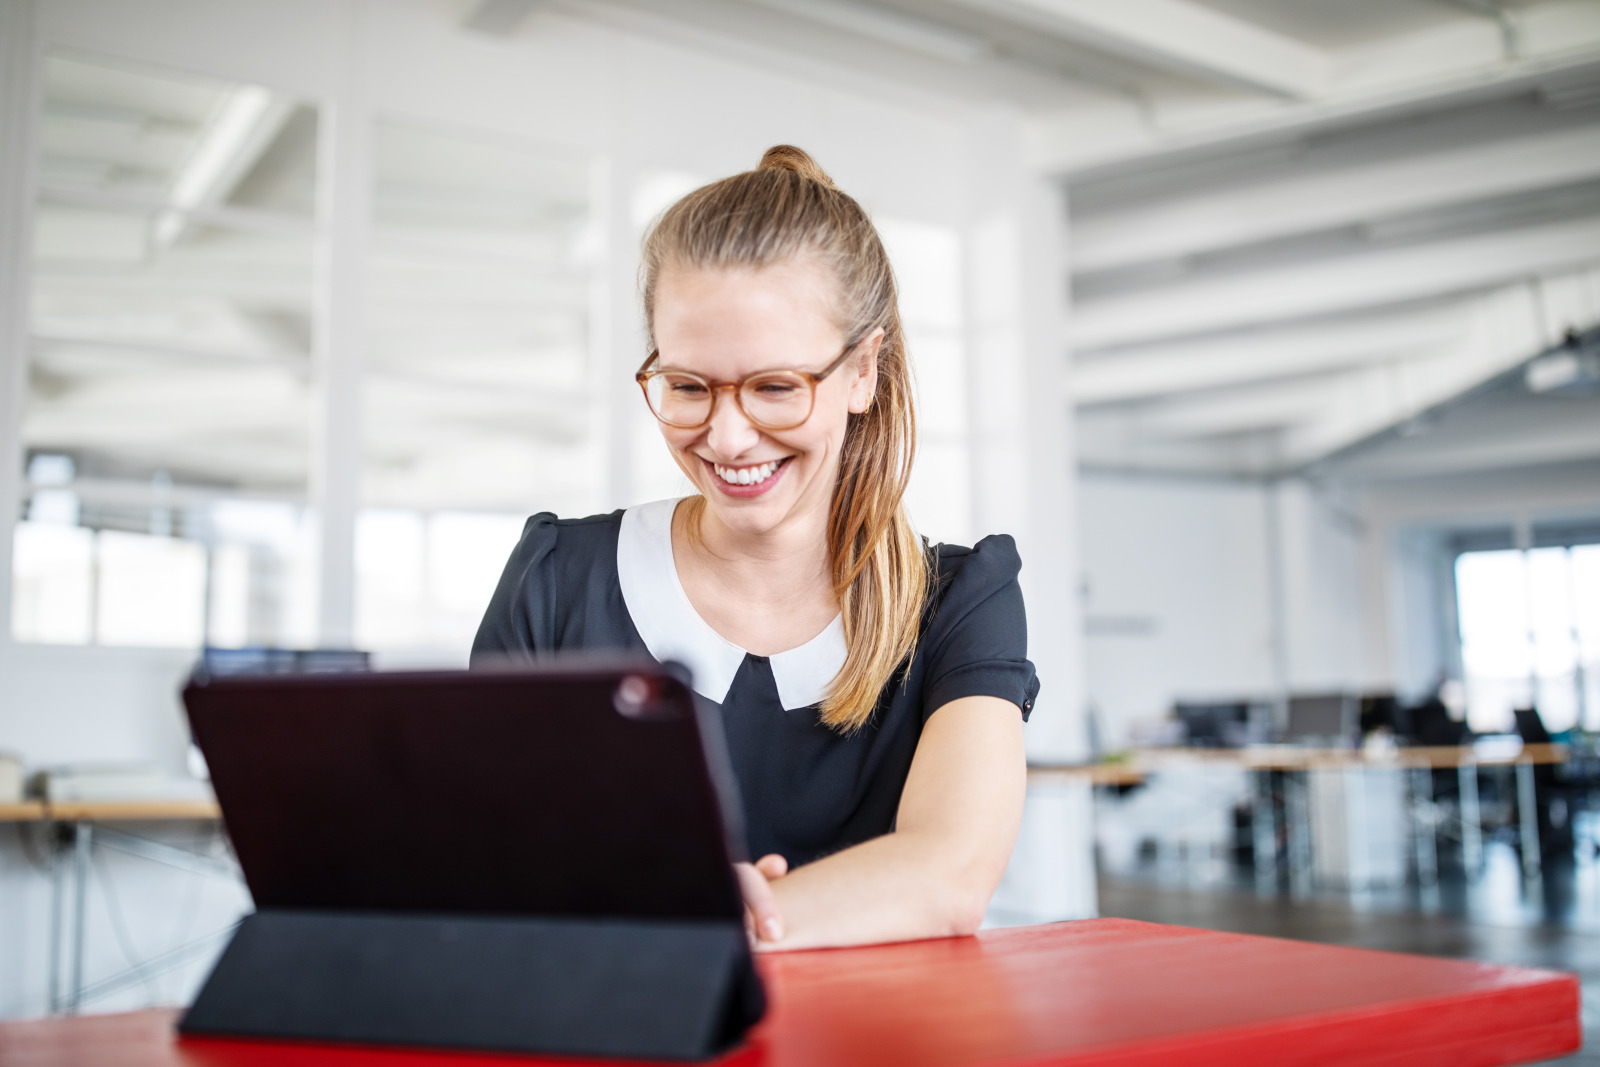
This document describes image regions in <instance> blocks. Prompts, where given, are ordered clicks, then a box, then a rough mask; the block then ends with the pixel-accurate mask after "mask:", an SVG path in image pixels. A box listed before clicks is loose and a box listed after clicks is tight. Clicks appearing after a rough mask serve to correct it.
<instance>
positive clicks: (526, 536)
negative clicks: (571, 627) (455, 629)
mask: <svg viewBox="0 0 1600 1067" xmlns="http://www.w3.org/2000/svg"><path fill="white" fill-rule="evenodd" d="M555 546H556V517H555V516H554V515H552V514H550V513H549V512H548V511H545V512H540V513H539V514H537V515H535V516H533V517H532V518H530V519H529V520H528V521H527V523H526V524H525V525H524V526H523V527H522V538H521V539H520V540H519V541H518V542H517V547H516V548H514V549H512V550H511V558H510V559H508V560H506V566H505V570H504V571H502V572H501V574H500V584H499V585H497V586H495V590H494V596H492V597H491V598H490V599H489V607H488V609H487V610H486V611H485V612H484V614H483V621H482V622H481V623H479V624H478V634H477V636H476V637H475V638H473V641H472V665H473V666H475V667H477V666H482V665H483V664H485V663H492V662H495V661H497V660H500V661H503V660H505V659H526V658H529V657H531V656H532V654H533V653H534V652H535V651H536V650H537V649H538V647H539V642H538V636H539V635H541V634H548V633H549V632H550V627H549V625H548V624H547V621H548V616H549V615H550V614H551V612H552V611H553V610H554V605H553V604H551V603H550V602H549V600H550V593H551V589H550V583H548V582H546V581H541V580H540V575H539V570H540V568H541V566H542V565H543V564H544V562H545V560H546V559H547V558H548V557H549V555H550V553H551V551H552V550H554V548H555Z"/></svg>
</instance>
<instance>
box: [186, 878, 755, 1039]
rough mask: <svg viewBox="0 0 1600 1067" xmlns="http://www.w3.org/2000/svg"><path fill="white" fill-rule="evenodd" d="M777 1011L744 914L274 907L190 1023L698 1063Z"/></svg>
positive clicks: (212, 982) (226, 959) (255, 1032)
mask: <svg viewBox="0 0 1600 1067" xmlns="http://www.w3.org/2000/svg"><path fill="white" fill-rule="evenodd" d="M765 1007H766V1000H765V996H764V994H763V993H762V988H761V982H760V979H759V978H758V977H757V976H756V973H755V968H754V965H753V963H752V961H751V957H750V950H749V945H748V943H747V941H746V939H745V932H744V929H743V927H742V926H741V925H740V924H739V923H736V922H725V921H724V922H716V921H685V920H645V919H609V918H607V919H595V918H582V917H574V918H553V917H548V916H539V917H532V916H526V917H518V916H489V917H473V916H458V915H452V916H444V915H415V914H410V915H397V914H386V913H382V912H331V911H300V910H287V909H263V910H261V911H258V912H256V913H255V914H253V915H250V916H248V917H246V918H245V920H244V921H243V922H242V923H241V924H240V925H239V928H238V930H237V931H236V932H235V933H234V936H233V940H232V941H231V942H230V943H229V944H228V947H227V949H226V950H225V951H224V952H223V954H222V957H221V959H219V960H218V961H217V965H216V967H215V969H214V970H213V971H212V972H211V976H210V977H209V978H208V979H207V980H206V984H205V987H204V988H203V989H202V990H201V991H200V995H199V997H198V998H197V999H196V1000H195V1003H194V1006H193V1007H192V1008H190V1009H189V1011H188V1013H187V1014H186V1015H185V1016H184V1018H183V1021H182V1022H181V1023H180V1024H179V1027H178V1028H179V1030H180V1031H182V1032H183V1033H185V1034H188V1035H194V1036H213V1035H216V1036H235V1037H268V1038H279V1039H291V1040H310V1041H336V1042H356V1043H362V1044H402V1045H414V1046H431V1047H434V1048H457V1049H479V1050H493V1051H507V1052H542V1053H558V1054H560V1053H565V1054H580V1055H587V1056H610V1057H618V1058H662V1059H681V1060H693V1059H707V1058H709V1057H711V1056H714V1055H716V1054H718V1053H720V1052H722V1051H724V1050H726V1049H728V1048H730V1047H731V1046H733V1045H734V1044H736V1043H737V1042H738V1041H739V1040H740V1039H741V1038H742V1037H743V1035H744V1033H745V1031H746V1030H748V1029H749V1028H750V1026H752V1025H753V1024H754V1023H755V1022H756V1021H757V1020H758V1019H760V1017H761V1015H762V1013H763V1012H764V1010H765Z"/></svg>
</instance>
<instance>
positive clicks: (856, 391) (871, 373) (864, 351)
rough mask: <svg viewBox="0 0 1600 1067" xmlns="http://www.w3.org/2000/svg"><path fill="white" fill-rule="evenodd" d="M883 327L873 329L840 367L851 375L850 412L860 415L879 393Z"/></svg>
mask: <svg viewBox="0 0 1600 1067" xmlns="http://www.w3.org/2000/svg"><path fill="white" fill-rule="evenodd" d="M883 336H884V334H883V327H882V326H880V327H878V328H877V329H876V330H873V331H872V332H871V333H870V334H868V335H867V336H866V337H864V338H862V340H861V342H860V343H859V344H858V345H856V355H855V358H854V359H852V360H851V361H850V362H849V363H846V364H845V365H844V367H842V368H840V369H841V370H844V371H845V372H846V373H848V374H849V375H850V405H849V406H850V413H851V414H852V415H859V414H861V413H862V412H864V411H866V410H867V409H868V408H870V407H871V406H872V398H873V397H874V396H876V395H877V393H878V349H880V348H882V347H883Z"/></svg>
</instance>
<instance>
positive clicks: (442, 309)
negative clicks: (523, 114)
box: [356, 121, 605, 661]
mask: <svg viewBox="0 0 1600 1067" xmlns="http://www.w3.org/2000/svg"><path fill="white" fill-rule="evenodd" d="M373 152H374V154H373V233H372V254H371V258H370V260H369V264H368V278H367V282H368V290H367V312H368V324H369V328H370V330H371V338H372V343H371V347H370V350H369V352H368V358H367V362H366V367H365V372H364V374H365V377H364V387H363V422H362V426H363V436H364V441H363V454H362V503H363V509H364V510H363V511H362V513H361V516H360V519H359V520H358V523H357V532H356V561H357V562H356V567H357V572H356V579H357V580H356V641H357V644H359V645H361V646H362V647H366V648H371V649H374V650H378V651H385V652H403V653H414V652H433V653H442V654H444V656H445V657H447V658H449V659H451V660H463V661H464V659H465V655H466V652H467V649H468V648H469V647H470V646H471V643H472V637H473V634H474V633H475V632H476V630H477V626H478V622H479V620H480V619H481V618H482V616H483V610H484V606H485V605H486V604H487V603H488V600H489V596H490V594H491V593H492V592H493V591H494V585H495V582H496V580H497V579H498V578H499V575H500V570H501V568H502V567H503V566H504V564H505V560H506V556H507V555H508V554H509V552H510V551H511V549H512V547H513V546H514V545H515V544H516V541H517V536H518V535H519V533H520V532H521V529H522V524H523V522H524V521H525V519H526V517H527V516H528V515H529V514H532V513H533V512H536V511H553V512H556V513H557V514H561V515H586V514H591V513H593V512H595V511H597V510H599V507H600V503H601V499H602V493H601V488H602V486H601V477H602V471H603V465H602V457H603V454H604V453H603V442H602V441H601V440H600V439H599V436H598V435H599V434H600V433H601V432H603V429H604V426H605V422H604V419H602V418H600V417H598V415H597V406H598V404H599V398H600V391H599V389H597V387H596V381H595V374H596V372H597V368H596V367H595V363H594V361H593V360H592V359H591V358H590V352H589V349H590V343H589V331H590V319H591V300H592V289H593V285H594V281H593V279H594V275H595V271H594V266H593V261H594V259H595V257H596V255H597V253H598V242H597V241H596V239H595V234H594V230H593V226H592V223H591V218H590V214H591V212H590V204H589V182H590V164H589V161H588V160H587V159H586V158H584V157H582V156H580V155H577V154H574V153H570V152H566V151H562V150H557V149H551V148H547V147H544V146H540V145H537V144H531V143H525V142H521V141H517V140H502V139H497V138H493V137H488V136H481V135H476V134H466V133H460V132H456V131H448V130H436V129H429V128H423V127H417V126H412V125H408V124H404V123H398V122H387V121H386V122H380V123H378V125H377V127H376V130H375V131H374V142H373Z"/></svg>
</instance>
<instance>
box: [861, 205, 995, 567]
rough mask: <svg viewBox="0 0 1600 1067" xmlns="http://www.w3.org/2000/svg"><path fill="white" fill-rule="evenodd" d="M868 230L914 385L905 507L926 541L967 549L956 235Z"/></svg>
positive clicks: (898, 224) (882, 221)
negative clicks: (881, 257) (889, 281)
mask: <svg viewBox="0 0 1600 1067" xmlns="http://www.w3.org/2000/svg"><path fill="white" fill-rule="evenodd" d="M875 224H876V226H877V228H878V233H879V234H880V235H881V236H882V238H883V243H884V248H885V249H886V250H887V251H888V253H889V260H890V262H891V263H892V264H893V266H894V273H895V281H896V283H897V284H898V287H899V293H900V317H901V320H902V322H903V323H904V325H905V331H906V345H907V347H908V348H909V349H910V352H911V367H912V371H913V372H914V373H915V375H916V382H917V431H918V442H917V461H916V466H915V467H913V468H912V473H911V484H910V485H909V486H908V487H907V488H906V509H907V511H909V512H910V514H911V518H912V521H913V522H915V523H916V525H917V530H918V532H919V533H921V534H923V535H924V536H926V537H927V538H928V540H930V541H933V542H939V541H945V542H948V543H950V544H959V545H970V544H971V543H972V539H973V531H972V492H971V482H970V477H971V475H970V465H971V458H970V457H971V453H970V447H969V444H970V443H969V439H968V433H967V388H966V380H967V376H966V349H965V347H964V344H963V339H962V327H963V317H962V303H963V301H962V291H961V278H962V272H961V235H960V232H959V231H958V230H956V229H955V228H954V227H951V226H939V225H936V224H934V223H926V222H912V221H908V220H902V219H890V218H879V219H877V220H875Z"/></svg>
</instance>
